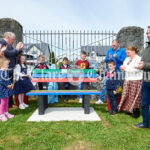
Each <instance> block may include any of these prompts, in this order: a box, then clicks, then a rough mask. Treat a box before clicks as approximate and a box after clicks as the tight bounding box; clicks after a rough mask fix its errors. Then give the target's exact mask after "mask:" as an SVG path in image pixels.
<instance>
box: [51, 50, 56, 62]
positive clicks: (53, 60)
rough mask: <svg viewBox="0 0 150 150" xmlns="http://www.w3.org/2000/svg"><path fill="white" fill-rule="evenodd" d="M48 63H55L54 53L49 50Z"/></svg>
mask: <svg viewBox="0 0 150 150" xmlns="http://www.w3.org/2000/svg"><path fill="white" fill-rule="evenodd" d="M49 63H50V64H55V63H56V60H55V54H54V52H53V51H52V52H50V54H49Z"/></svg>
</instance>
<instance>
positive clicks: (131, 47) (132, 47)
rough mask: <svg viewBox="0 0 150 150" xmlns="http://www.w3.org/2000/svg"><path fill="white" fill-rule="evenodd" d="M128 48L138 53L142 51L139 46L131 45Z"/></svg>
mask: <svg viewBox="0 0 150 150" xmlns="http://www.w3.org/2000/svg"><path fill="white" fill-rule="evenodd" d="M127 50H130V51H135V53H138V52H139V51H140V50H139V49H138V48H136V47H134V46H129V47H128V48H127Z"/></svg>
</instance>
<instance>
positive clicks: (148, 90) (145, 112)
mask: <svg viewBox="0 0 150 150" xmlns="http://www.w3.org/2000/svg"><path fill="white" fill-rule="evenodd" d="M141 106H142V116H143V125H144V126H145V127H149V121H150V111H149V106H150V82H143V83H142V103H141Z"/></svg>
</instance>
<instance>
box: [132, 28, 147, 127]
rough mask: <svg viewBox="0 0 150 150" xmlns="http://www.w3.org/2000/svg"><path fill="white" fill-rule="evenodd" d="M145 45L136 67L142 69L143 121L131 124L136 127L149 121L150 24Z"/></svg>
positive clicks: (144, 125) (142, 125)
mask: <svg viewBox="0 0 150 150" xmlns="http://www.w3.org/2000/svg"><path fill="white" fill-rule="evenodd" d="M147 39H148V42H147V44H148V45H147V47H146V48H145V50H144V51H143V56H142V61H141V62H140V63H139V65H138V66H137V67H136V68H137V69H142V70H143V71H144V76H143V83H142V102H141V107H142V117H143V122H142V123H139V124H137V125H133V127H136V128H149V125H150V124H149V121H150V112H149V106H150V76H149V73H150V26H149V27H148V29H147Z"/></svg>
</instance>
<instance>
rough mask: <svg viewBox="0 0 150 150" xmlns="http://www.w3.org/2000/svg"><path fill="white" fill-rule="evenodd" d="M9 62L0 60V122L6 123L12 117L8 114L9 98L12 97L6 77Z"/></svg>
mask: <svg viewBox="0 0 150 150" xmlns="http://www.w3.org/2000/svg"><path fill="white" fill-rule="evenodd" d="M8 67H9V60H8V59H5V58H0V120H1V121H7V120H8V118H13V117H14V115H12V114H10V113H9V112H8V103H9V96H12V95H13V85H12V83H11V81H10V80H9V75H8Z"/></svg>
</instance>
